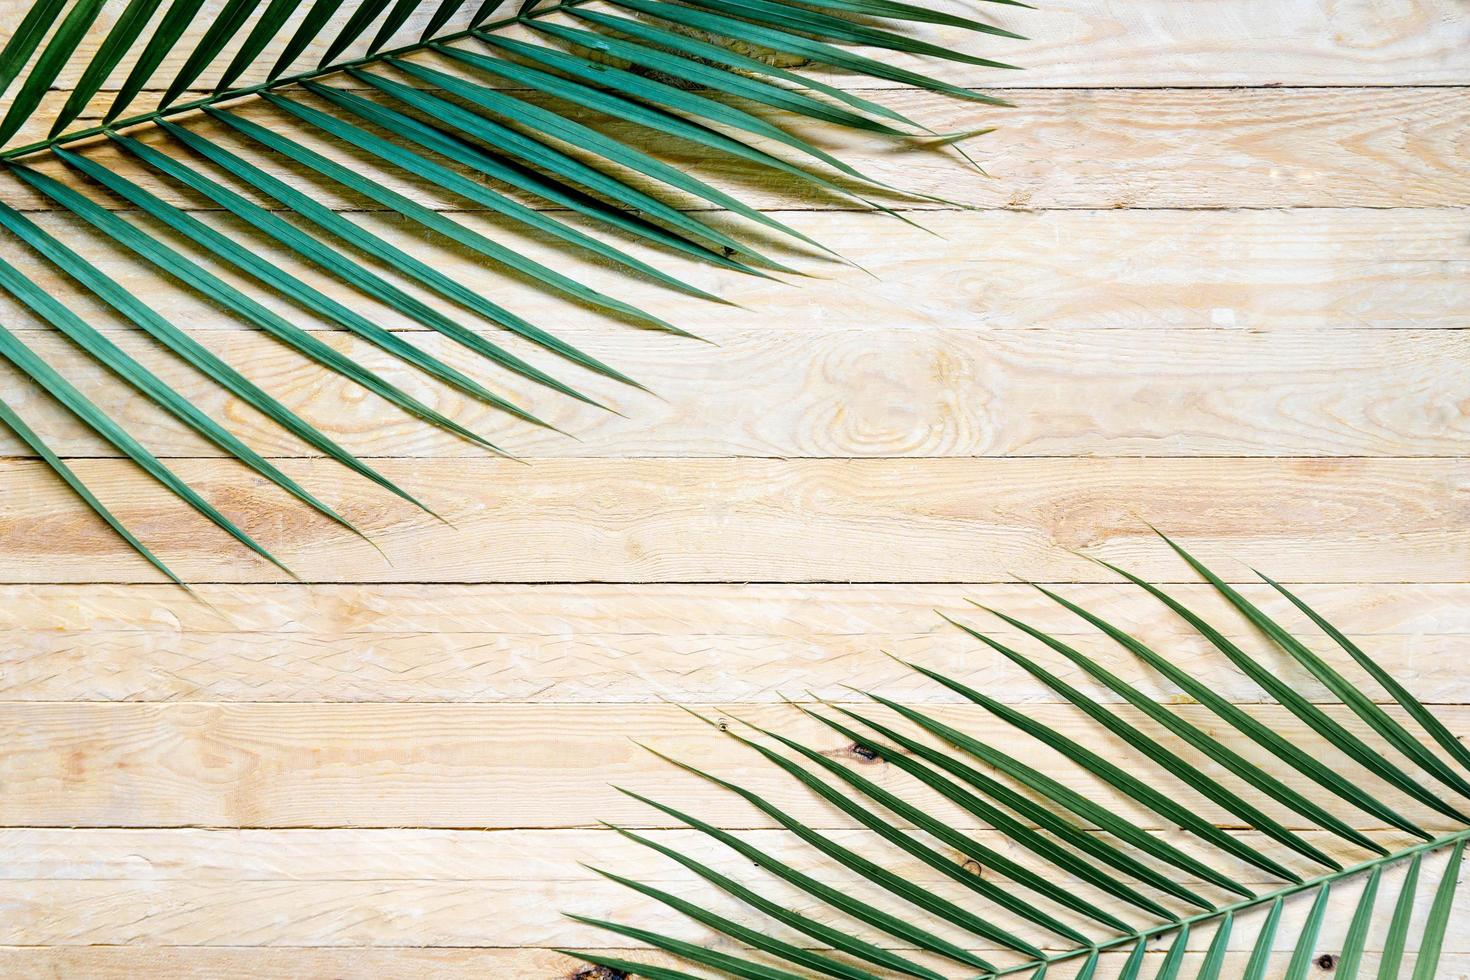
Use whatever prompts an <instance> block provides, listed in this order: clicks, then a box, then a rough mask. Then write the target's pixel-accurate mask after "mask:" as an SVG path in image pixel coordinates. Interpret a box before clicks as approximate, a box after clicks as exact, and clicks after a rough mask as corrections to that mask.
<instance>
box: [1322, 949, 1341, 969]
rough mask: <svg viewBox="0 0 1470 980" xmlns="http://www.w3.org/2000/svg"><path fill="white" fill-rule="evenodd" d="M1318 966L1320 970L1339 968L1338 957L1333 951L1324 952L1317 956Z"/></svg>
mask: <svg viewBox="0 0 1470 980" xmlns="http://www.w3.org/2000/svg"><path fill="white" fill-rule="evenodd" d="M1317 968H1318V969H1320V970H1334V969H1336V968H1337V957H1336V956H1333V955H1332V954H1331V953H1323V954H1322V955H1321V956H1319V957H1317Z"/></svg>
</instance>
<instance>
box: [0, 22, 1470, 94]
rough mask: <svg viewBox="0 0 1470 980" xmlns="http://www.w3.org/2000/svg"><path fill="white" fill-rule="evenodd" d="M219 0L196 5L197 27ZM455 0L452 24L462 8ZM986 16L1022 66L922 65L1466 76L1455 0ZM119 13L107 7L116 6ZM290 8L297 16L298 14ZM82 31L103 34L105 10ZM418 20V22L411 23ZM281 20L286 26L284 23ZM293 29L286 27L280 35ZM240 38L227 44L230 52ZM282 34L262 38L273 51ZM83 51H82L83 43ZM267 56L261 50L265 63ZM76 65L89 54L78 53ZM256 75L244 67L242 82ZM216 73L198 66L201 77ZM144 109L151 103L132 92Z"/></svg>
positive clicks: (965, 80) (1026, 78)
mask: <svg viewBox="0 0 1470 980" xmlns="http://www.w3.org/2000/svg"><path fill="white" fill-rule="evenodd" d="M223 2H224V0H209V2H208V3H206V4H205V5H204V8H203V14H202V15H201V19H200V25H201V26H200V27H199V30H200V31H201V32H202V31H203V29H204V26H203V25H207V24H208V23H209V22H210V20H209V14H210V13H211V12H213V11H217V10H219V9H220V8H221V7H222V6H223ZM935 6H936V7H938V8H940V9H950V10H956V11H960V12H962V13H966V14H973V13H974V11H973V9H972V8H970V7H967V6H966V5H965V4H963V3H962V2H960V0H940V2H938V3H936V4H935ZM24 7H25V0H4V4H3V5H0V23H5V24H10V23H14V22H16V21H17V20H18V18H19V16H20V15H19V14H18V13H17V11H20V10H23V9H24ZM469 12H470V11H469V10H462V11H461V13H460V18H459V20H457V21H454V22H453V23H454V24H462V23H463V22H464V21H466V20H467V19H468V17H469ZM985 13H986V15H987V17H988V19H989V20H990V22H992V23H995V24H998V25H999V26H1002V27H1005V28H1008V29H1010V30H1013V31H1016V32H1018V33H1021V34H1024V35H1027V36H1028V37H1030V38H1031V40H1030V41H1009V40H1006V39H1003V38H995V39H987V40H985V41H984V43H983V44H975V42H973V40H971V39H969V38H968V36H966V37H965V43H966V44H967V45H971V47H970V48H967V49H968V50H975V49H979V50H983V52H984V54H985V56H986V57H993V58H997V59H1000V60H1010V61H1013V62H1014V63H1017V64H1021V65H1024V66H1025V70H1024V71H1021V72H1004V71H998V70H994V69H983V68H975V67H971V66H965V65H940V66H937V67H936V66H934V65H933V64H932V63H930V62H923V63H922V64H923V66H924V67H925V68H928V69H932V70H934V72H935V73H936V74H943V75H945V76H946V77H948V78H950V79H951V80H954V81H956V82H958V83H961V84H966V85H980V86H990V87H1003V88H1012V87H1023V88H1025V87H1032V86H1044V87H1045V86H1061V85H1083V86H1091V85H1099V86H1103V87H1112V86H1128V87H1153V86H1180V85H1182V86H1197V85H1268V84H1284V85H1413V84H1463V83H1464V82H1465V80H1466V75H1465V69H1466V57H1467V56H1466V49H1465V44H1464V42H1465V40H1466V36H1467V35H1466V30H1465V25H1464V21H1463V19H1462V18H1461V14H1462V13H1463V11H1462V10H1461V8H1460V7H1459V6H1458V5H1457V4H1456V2H1455V0H1403V2H1401V3H1396V4H1393V5H1390V6H1387V7H1383V6H1378V5H1349V4H1335V3H1334V4H1323V3H1317V2H1314V0H1283V2H1282V3H1277V4H1273V5H1272V6H1271V7H1270V8H1268V9H1264V10H1260V11H1252V13H1251V15H1250V16H1245V15H1243V14H1242V12H1241V11H1240V10H1239V9H1237V8H1233V7H1229V6H1224V5H1220V4H1215V3H1209V2H1203V0H1195V2H1191V3H1187V4H1181V3H1170V2H1168V0H1105V2H1086V0H1060V2H1057V3H1054V4H1047V5H1046V6H1045V8H1044V9H1042V10H1020V9H1018V10H996V11H990V10H987V11H986V12H985ZM114 16H115V15H114ZM297 16H298V17H299V16H300V15H297ZM428 16H429V8H421V9H420V10H419V11H418V12H417V13H416V14H415V15H414V16H413V17H411V18H410V19H409V21H408V22H407V24H406V25H405V26H404V28H403V30H402V34H401V36H402V37H404V38H411V37H416V36H417V32H421V31H422V29H423V24H424V22H425V20H427V18H428ZM99 21H101V23H100V24H99V26H98V27H96V28H95V29H94V30H93V31H91V32H90V33H89V35H88V42H89V43H90V44H91V45H96V44H100V43H101V40H102V36H103V35H104V33H105V29H106V25H107V24H108V23H110V20H103V19H102V18H99ZM415 28H417V31H416V30H415ZM287 29H288V30H289V25H288V28H287ZM915 33H916V36H919V37H923V38H924V39H926V40H930V41H932V42H934V43H937V44H945V43H946V42H948V43H949V44H950V45H951V46H954V45H955V43H956V36H957V32H955V31H953V30H951V29H946V28H937V27H934V28H929V29H920V30H918V31H916V32H915ZM286 36H289V35H286ZM370 36H371V32H369V35H367V36H365V37H363V38H362V39H360V40H359V41H358V42H357V44H355V45H354V46H353V47H351V48H349V49H348V50H347V56H349V57H351V56H352V55H353V54H354V53H355V52H357V53H360V52H361V51H362V50H363V49H365V48H366V46H367V41H368V37H370ZM237 45H238V41H237V42H236V43H235V44H234V45H230V46H227V47H226V48H225V51H224V55H223V56H222V57H223V58H224V59H225V60H226V61H227V60H228V58H229V56H230V55H231V53H232V51H233V50H234V48H235V47H236V46H237ZM282 46H284V42H283V41H278V42H277V43H276V44H275V45H274V46H272V47H270V48H267V49H266V50H267V52H274V51H278V50H280V48H281V47H282ZM324 47H325V43H324V42H323V41H321V40H320V39H318V41H317V42H315V43H314V44H313V45H312V46H310V47H308V48H307V49H306V51H304V52H303V54H302V56H301V59H300V61H299V62H298V65H299V66H301V68H303V69H304V68H306V67H309V66H310V65H313V64H315V62H316V59H317V58H319V57H320V55H321V53H322V51H323V49H324ZM83 50H84V51H85V50H86V49H83ZM187 51H188V49H187V48H183V49H178V48H176V49H175V50H174V52H173V53H172V54H171V55H170V56H169V57H168V58H166V59H165V60H164V62H163V64H162V65H161V67H160V68H159V70H158V74H157V75H156V76H155V77H156V78H159V79H163V80H167V79H171V78H172V77H173V76H174V74H175V73H176V72H177V71H178V69H179V67H180V66H181V65H182V63H183V59H184V58H185V57H186V55H187ZM887 57H889V59H890V60H891V61H892V62H893V63H894V64H899V65H914V66H918V65H919V64H920V63H921V62H920V61H919V59H915V58H910V57H908V56H894V55H888V56H887ZM273 61H274V59H273V58H270V57H265V58H263V59H262V60H261V62H260V63H262V64H263V65H265V66H268V65H270V64H272V63H273ZM81 64H83V65H84V64H85V61H82V62H81ZM80 72H81V68H80V67H78V66H77V63H76V62H73V64H72V65H70V66H68V70H67V71H66V72H64V73H63V74H62V75H61V76H60V78H59V79H58V80H57V84H58V85H59V86H61V87H63V88H70V87H71V86H72V85H74V84H75V83H76V80H77V78H78V76H79V74H80ZM125 74H126V72H125V70H120V71H118V72H114V73H113V75H112V77H111V79H109V84H110V85H117V84H120V82H121V80H122V78H123V77H124V76H125ZM259 74H263V71H262V72H258V73H255V74H252V73H249V72H247V73H246V74H244V75H242V76H241V81H242V83H247V82H251V81H254V80H256V79H257V78H258V76H259ZM214 77H215V76H214V75H212V74H206V75H205V76H204V79H203V80H202V81H203V82H211V81H212V80H213V78H214ZM139 108H140V110H146V109H148V108H151V102H148V101H146V100H140V101H139Z"/></svg>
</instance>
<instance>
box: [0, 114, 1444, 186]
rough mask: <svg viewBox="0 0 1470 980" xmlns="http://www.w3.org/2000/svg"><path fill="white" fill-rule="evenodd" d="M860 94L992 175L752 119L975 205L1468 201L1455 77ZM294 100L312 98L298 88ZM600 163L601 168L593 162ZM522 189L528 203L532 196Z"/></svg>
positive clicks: (286, 119) (869, 140) (232, 141)
mask: <svg viewBox="0 0 1470 980" xmlns="http://www.w3.org/2000/svg"><path fill="white" fill-rule="evenodd" d="M867 94H868V95H869V96H871V97H872V98H873V99H874V100H875V101H878V102H880V103H882V104H884V105H887V106H890V107H891V108H893V109H896V110H898V111H900V112H902V113H904V114H906V115H908V116H910V117H911V118H913V119H916V120H918V121H920V122H922V123H924V124H925V125H927V126H928V127H929V128H931V129H933V130H935V131H936V132H947V131H965V130H971V129H975V128H978V127H979V126H982V125H993V126H995V127H997V129H996V131H995V132H993V133H990V134H988V135H985V136H983V137H979V138H976V139H974V140H971V141H968V142H967V143H966V144H965V146H966V149H967V152H968V153H969V154H970V155H971V156H973V157H974V158H975V159H976V160H977V161H979V162H980V163H981V164H982V165H983V166H984V167H985V169H986V172H987V173H988V174H990V175H991V179H986V178H984V177H981V176H979V175H978V174H976V172H975V171H974V170H973V169H971V168H970V166H969V165H968V164H967V163H965V162H964V161H963V160H962V159H961V158H960V157H959V156H958V155H957V154H956V153H954V152H953V151H952V150H945V149H943V148H942V147H935V146H933V145H932V144H924V143H914V142H906V141H897V140H890V139H883V138H879V137H874V136H872V135H871V134H867V133H857V132H854V131H852V130H847V129H841V128H838V127H836V126H831V125H824V124H818V123H814V122H811V121H807V120H798V119H795V118H794V117H791V116H789V115H787V114H781V113H775V112H770V111H768V112H765V113H763V114H764V115H767V116H768V117H769V118H770V119H771V120H772V121H774V122H777V123H778V124H780V125H783V126H787V127H788V128H790V129H792V131H793V132H797V133H800V134H801V135H803V136H805V137H807V138H809V139H811V140H812V141H813V142H814V143H816V144H818V145H820V146H822V147H823V148H825V149H827V150H829V151H830V152H832V153H833V154H835V155H836V156H838V157H840V158H841V159H842V160H844V161H846V162H847V163H849V164H851V165H852V166H853V167H855V168H856V169H858V170H860V171H862V172H863V173H865V174H869V175H871V176H872V177H874V178H876V179H878V180H880V181H884V182H885V183H887V184H889V185H891V186H893V187H895V188H898V189H901V190H906V191H911V192H914V193H919V194H930V195H936V196H938V197H941V198H944V199H945V200H953V201H962V202H965V203H967V204H974V205H978V206H981V207H1011V208H1029V209H1045V208H1140V207H1146V208H1169V207H1187V208H1270V207H1347V206H1352V207H1438V206H1453V205H1458V204H1463V203H1464V202H1465V201H1466V200H1467V199H1470V176H1467V175H1466V168H1465V167H1464V166H1463V165H1462V163H1461V155H1462V150H1461V147H1462V146H1463V144H1464V142H1465V139H1466V126H1467V120H1466V118H1465V114H1464V112H1463V111H1462V110H1461V109H1460V106H1461V105H1462V104H1463V102H1464V100H1465V98H1466V89H1464V88H1442V87H1415V88H1395V89H1381V88H1308V89H1274V88H1273V89H1267V88H1255V89H1235V88H1232V89H1225V90H1220V91H1209V92H1206V91H1200V90H1198V89H1193V88H1179V89H1112V88H1105V89H1056V90H1049V89H1038V90H1032V91H1028V92H1025V93H1024V94H1018V95H1016V96H1015V98H1014V101H1015V103H1016V105H1015V106H1014V107H1013V108H1010V109H1004V110H997V109H987V108H985V107H982V106H976V105H975V104H973V103H969V102H963V101H959V100H956V99H953V98H949V97H946V96H942V95H936V94H933V93H929V92H923V91H911V90H889V91H882V92H870V93H867ZM523 97H524V98H526V99H527V100H528V101H531V102H533V103H538V104H546V105H548V106H550V107H552V108H555V109H556V111H558V112H563V113H566V114H568V115H569V116H571V117H572V118H574V119H578V120H580V121H583V122H587V123H589V124H592V125H595V126H596V127H597V128H598V129H600V130H602V131H603V132H606V133H608V134H609V135H611V136H613V137H615V138H617V139H621V140H624V141H626V142H630V143H634V144H638V143H641V142H642V141H644V140H645V139H646V137H647V135H648V133H647V131H646V130H643V129H640V128H638V127H635V126H632V125H629V124H626V123H621V122H619V121H617V120H612V119H608V118H606V117H600V116H593V115H590V114H588V113H586V112H582V111H578V110H577V109H576V107H568V106H566V105H562V104H556V103H551V102H549V101H548V100H545V99H539V98H537V97H536V96H535V95H534V94H530V93H526V94H524V95H523ZM52 98H53V99H54V100H55V102H56V103H57V104H56V106H54V107H52V108H54V109H59V108H60V103H61V102H62V101H63V99H64V93H54V94H53V97H52ZM306 101H308V102H311V101H312V98H311V97H310V96H307V97H306ZM314 104H317V105H322V106H323V107H325V106H324V104H322V103H314ZM240 111H241V112H242V113H243V114H244V115H246V116H247V118H250V119H254V120H256V121H258V122H261V123H264V124H266V125H269V126H270V128H271V129H272V130H274V131H276V132H279V133H281V134H283V135H288V136H290V137H291V138H293V139H297V140H300V141H301V142H304V143H307V144H308V145H310V146H312V147H314V148H316V149H317V150H318V151H319V152H322V153H324V154H326V155H327V156H329V157H332V158H335V159H339V160H344V161H348V162H351V163H352V164H353V165H354V166H355V167H356V168H358V169H359V170H360V171H362V172H364V173H369V174H372V175H373V177H374V179H376V180H379V181H380V182H382V183H383V184H385V185H386V186H389V187H392V188H394V189H396V190H400V191H402V192H404V193H407V194H409V195H410V196H412V197H413V198H415V199H416V200H419V201H422V202H424V203H426V204H429V205H431V206H434V207H436V208H440V209H446V210H461V209H468V210H477V209H479V207H480V206H479V205H477V204H475V203H473V202H470V201H468V200H466V199H464V198H460V197H457V196H454V195H452V194H449V193H447V192H445V191H444V190H442V189H440V188H439V187H438V186H437V185H436V184H434V183H433V182H430V181H427V180H423V179H420V178H417V177H415V176H414V175H411V174H407V173H405V172H403V171H400V170H398V169H396V168H393V167H388V166H384V165H383V164H382V162H381V161H380V160H377V159H376V158H374V157H371V156H368V155H367V154H364V153H361V152H357V151H353V150H351V149H349V148H345V147H344V146H343V145H342V144H341V143H338V142H334V141H331V140H323V139H322V138H321V134H320V132H319V131H318V130H316V129H315V128H314V127H311V126H308V125H306V124H303V123H301V122H300V121H298V120H296V119H295V118H294V117H292V116H290V115H289V114H287V113H284V112H280V111H277V110H274V109H271V108H270V107H268V106H265V105H262V104H255V105H245V106H244V108H242V109H241V110H240ZM46 118H47V113H46V110H45V109H44V108H43V109H42V110H41V111H40V112H39V113H38V121H37V123H36V124H35V125H37V126H42V125H44V120H45V119H46ZM189 125H190V128H191V129H194V130H195V131H197V132H199V133H201V134H205V135H208V136H209V137H210V138H211V139H217V140H219V141H220V142H221V143H222V144H223V145H226V146H229V147H231V148H234V149H238V150H241V151H243V152H245V153H246V154H247V155H249V157H250V158H251V159H254V160H258V161H264V162H266V163H269V164H271V171H272V173H273V174H275V175H276V176H278V177H280V178H281V179H283V180H285V181H286V182H287V183H289V184H291V185H293V186H296V187H298V188H301V189H304V190H306V191H308V192H310V193H311V194H312V195H313V196H314V197H316V198H317V199H319V200H322V201H325V202H327V203H330V204H333V205H334V206H341V207H347V208H352V209H361V208H374V207H378V205H376V204H375V203H374V202H371V201H369V200H367V199H365V198H361V197H358V196H356V195H354V194H350V193H346V192H344V191H343V190H342V189H341V188H340V187H339V186H338V185H336V184H334V183H332V182H330V181H325V180H322V179H320V178H314V177H311V176H309V173H308V172H305V171H303V170H301V169H300V168H298V167H295V166H292V165H287V164H285V163H284V159H283V158H280V157H277V156H275V155H274V154H273V153H271V152H270V151H267V150H265V149H263V148H262V147H261V146H260V145H259V144H257V143H254V142H252V141H250V140H248V139H244V138H241V137H238V136H236V135H234V134H233V132H232V131H231V130H230V129H229V127H227V126H224V125H222V124H212V123H211V122H210V121H208V120H204V119H197V120H191V121H190V124H189ZM369 129H371V127H369ZM373 131H376V130H373ZM137 135H138V136H139V137H140V138H142V139H143V140H144V141H145V142H148V143H152V144H155V145H159V146H161V147H163V148H165V149H166V150H168V152H170V153H171V154H174V155H176V156H178V157H179V158H181V159H185V160H188V161H190V162H191V164H193V165H197V166H201V167H203V168H204V169H206V170H209V169H210V168H209V166H208V165H207V164H204V163H203V162H202V161H201V160H200V159H199V158H197V157H195V156H194V155H193V154H191V153H189V152H188V151H186V150H184V149H183V148H182V147H180V146H179V145H178V144H177V143H175V142H173V141H172V140H171V139H169V138H167V137H165V136H163V135H162V134H161V133H157V132H149V131H144V130H140V131H138V133H137ZM568 148H569V149H570V150H571V151H572V152H573V153H574V154H576V155H579V156H582V157H583V158H584V159H588V160H593V159H595V158H594V157H592V156H590V155H588V154H587V153H586V152H585V151H583V150H581V149H580V148H576V147H568ZM772 149H773V150H774V151H775V152H777V153H778V155H781V154H783V153H784V152H785V151H783V150H782V149H781V148H780V147H773V148H772ZM658 155H659V157H660V159H663V160H665V161H667V162H669V163H671V164H673V165H674V166H676V167H677V168H678V169H679V170H681V171H684V172H688V173H691V174H693V175H695V176H698V177H700V178H701V179H703V180H705V181H707V182H709V183H710V184H712V185H714V186H716V187H719V188H721V189H722V190H726V191H728V192H730V193H732V194H734V195H735V196H737V197H738V198H740V199H741V200H743V201H745V202H746V203H748V204H750V205H751V206H753V207H758V208H762V209H766V210H776V209H802V208H810V209H831V208H845V209H854V208H860V207H862V205H861V204H860V203H859V202H857V201H855V200H853V199H851V198H842V197H839V196H834V195H831V194H829V193H826V192H823V191H821V190H820V189H818V188H816V187H814V186H812V185H811V184H808V183H805V182H802V181H800V180H797V179H796V178H794V177H792V176H790V175H787V174H783V173H781V172H779V171H773V170H768V169H762V168H756V167H755V166H754V165H752V164H750V163H749V162H747V161H744V160H742V159H739V158H733V157H725V156H715V155H712V154H711V153H709V151H708V150H706V149H705V148H703V147H700V146H698V145H696V144H693V143H687V142H684V141H681V140H668V141H663V142H661V143H660V146H659V154H658ZM88 156H89V157H91V158H92V159H94V160H96V161H97V162H99V163H102V164H104V165H106V166H108V167H109V168H112V169H114V170H116V171H117V172H119V173H121V174H124V175H126V176H128V177H129V178H131V179H135V180H142V182H144V183H145V184H146V185H147V186H148V187H150V188H151V189H154V190H155V191H156V192H157V193H159V194H161V195H162V196H163V197H164V198H165V199H167V200H170V201H173V202H174V203H178V204H181V205H183V206H189V207H199V206H203V205H204V204H205V202H203V201H202V200H201V199H199V198H196V197H194V196H193V195H190V194H188V193H186V192H184V191H182V190H181V189H180V187H179V186H178V185H176V184H175V183H173V182H172V181H168V180H160V179H159V178H158V177H157V176H156V175H155V174H153V172H152V171H150V170H148V169H147V168H146V167H143V166H142V165H140V164H139V162H138V161H137V160H136V159H135V158H134V157H132V156H131V155H129V154H127V153H123V152H121V151H117V150H113V149H112V148H111V147H109V146H108V145H107V144H105V143H100V144H91V146H90V148H89V150H88ZM436 159H438V162H440V163H444V164H449V161H447V160H444V159H443V158H436ZM792 159H796V158H795V157H792ZM30 163H31V165H33V166H36V167H38V168H39V169H41V170H42V171H43V172H46V173H49V174H52V175H54V176H61V175H64V174H66V173H67V172H68V170H67V168H65V167H64V166H62V165H60V164H59V162H57V161H55V160H48V159H46V158H44V157H38V158H35V159H34V160H32V161H30ZM601 163H602V165H603V166H607V164H606V161H601ZM449 165H450V167H451V169H456V166H455V165H453V164H449ZM211 172H213V171H211ZM618 172H619V174H620V175H621V176H623V177H624V179H626V180H628V181H629V182H630V183H632V184H634V185H635V186H638V187H641V188H645V189H653V190H655V191H656V192H657V193H660V194H662V195H664V196H666V197H667V199H668V200H669V201H671V202H672V203H674V204H676V205H678V206H681V207H699V208H705V209H707V208H709V207H711V205H710V204H709V203H708V202H704V201H701V200H699V199H697V198H693V197H690V196H687V195H684V194H682V193H680V192H676V191H671V190H669V189H667V188H665V187H662V185H655V184H653V183H652V182H650V181H649V180H648V179H647V178H644V177H642V176H641V175H639V174H636V173H634V172H632V171H623V170H619V171H618ZM834 176H835V173H834ZM481 179H483V178H481ZM72 182H73V183H76V182H77V181H76V178H72ZM853 186H856V185H853ZM91 191H93V192H95V188H93V189H91ZM869 196H871V194H870V195H869ZM877 199H879V200H883V201H885V202H892V203H893V204H895V205H898V206H902V207H906V208H920V209H923V208H944V207H948V206H950V205H946V204H944V203H943V202H935V201H925V200H923V199H921V198H915V197H905V196H901V195H890V194H886V193H883V192H879V193H878V194H877ZM0 200H3V201H5V202H6V203H9V204H11V205H13V206H16V207H19V208H21V209H23V210H32V209H46V208H49V207H51V206H52V205H51V203H50V202H49V199H47V198H45V197H44V196H42V195H39V194H37V193H35V192H33V191H31V190H30V189H29V188H28V187H27V186H25V185H22V184H21V183H20V182H19V181H16V180H14V179H4V180H0ZM523 200H525V201H526V202H527V203H530V204H533V205H542V206H544V204H545V202H541V201H539V200H538V199H535V198H523ZM275 206H278V205H275Z"/></svg>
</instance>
